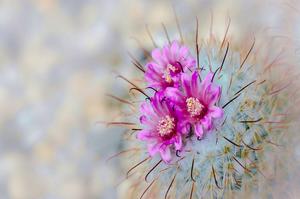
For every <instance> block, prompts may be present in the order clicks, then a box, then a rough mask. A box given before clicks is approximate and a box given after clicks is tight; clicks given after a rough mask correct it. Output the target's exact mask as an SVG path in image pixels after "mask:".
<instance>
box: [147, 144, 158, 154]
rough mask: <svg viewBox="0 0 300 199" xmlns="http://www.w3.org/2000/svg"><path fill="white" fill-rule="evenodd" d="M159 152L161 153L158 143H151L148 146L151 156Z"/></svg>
mask: <svg viewBox="0 0 300 199" xmlns="http://www.w3.org/2000/svg"><path fill="white" fill-rule="evenodd" d="M159 151H160V144H157V143H149V144H148V152H149V154H150V156H154V155H155V154H156V153H157V152H159Z"/></svg>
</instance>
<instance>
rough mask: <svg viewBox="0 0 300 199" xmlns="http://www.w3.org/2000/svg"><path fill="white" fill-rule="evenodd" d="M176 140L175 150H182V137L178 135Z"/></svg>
mask: <svg viewBox="0 0 300 199" xmlns="http://www.w3.org/2000/svg"><path fill="white" fill-rule="evenodd" d="M175 139H176V140H175V142H174V144H175V149H176V150H180V149H181V148H182V138H181V136H180V135H178V136H177V137H176V138H175Z"/></svg>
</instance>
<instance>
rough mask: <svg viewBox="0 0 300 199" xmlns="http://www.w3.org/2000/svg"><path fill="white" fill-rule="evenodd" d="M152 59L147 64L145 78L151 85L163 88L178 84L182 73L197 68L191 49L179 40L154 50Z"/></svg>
mask: <svg viewBox="0 0 300 199" xmlns="http://www.w3.org/2000/svg"><path fill="white" fill-rule="evenodd" d="M152 59H153V60H152V61H151V62H149V63H148V64H147V69H146V72H145V79H146V81H147V82H148V85H149V86H150V87H153V88H156V89H158V90H163V89H165V88H167V87H170V86H171V87H173V86H177V84H178V82H179V80H180V74H181V73H182V72H184V71H187V70H193V69H194V68H195V63H196V61H195V59H194V58H193V57H192V56H191V55H190V53H189V49H188V48H187V47H186V46H184V45H181V44H180V43H179V42H178V41H173V42H172V43H171V44H168V45H165V46H164V47H163V48H162V49H159V48H156V49H154V50H153V51H152Z"/></svg>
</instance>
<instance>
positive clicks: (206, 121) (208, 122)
mask: <svg viewBox="0 0 300 199" xmlns="http://www.w3.org/2000/svg"><path fill="white" fill-rule="evenodd" d="M201 124H202V125H203V127H204V129H206V130H210V129H211V127H212V122H211V118H210V117H209V116H208V115H206V116H205V117H204V118H203V119H201Z"/></svg>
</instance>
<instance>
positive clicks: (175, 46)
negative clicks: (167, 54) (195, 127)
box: [171, 41, 179, 60]
mask: <svg viewBox="0 0 300 199" xmlns="http://www.w3.org/2000/svg"><path fill="white" fill-rule="evenodd" d="M178 50H179V43H178V41H173V43H172V44H171V53H172V56H173V57H172V58H173V60H177V57H178V56H177V55H178Z"/></svg>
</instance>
